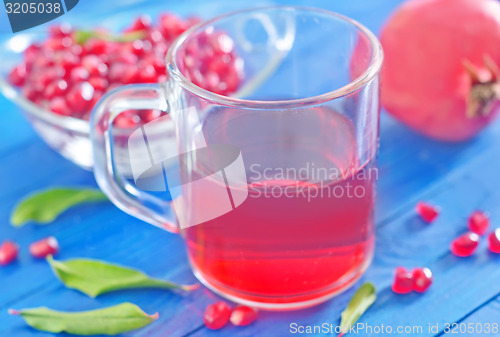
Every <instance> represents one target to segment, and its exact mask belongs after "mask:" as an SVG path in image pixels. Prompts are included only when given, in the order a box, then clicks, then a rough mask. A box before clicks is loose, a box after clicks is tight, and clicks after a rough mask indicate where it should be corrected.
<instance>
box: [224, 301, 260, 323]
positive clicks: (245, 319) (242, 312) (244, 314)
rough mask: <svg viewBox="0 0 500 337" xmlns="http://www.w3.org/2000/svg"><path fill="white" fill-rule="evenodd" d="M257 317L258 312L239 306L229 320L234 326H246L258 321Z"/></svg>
mask: <svg viewBox="0 0 500 337" xmlns="http://www.w3.org/2000/svg"><path fill="white" fill-rule="evenodd" d="M257 316H258V312H257V310H255V309H253V308H250V307H247V306H246V305H238V306H237V307H236V308H234V309H233V312H232V313H231V318H230V319H229V320H230V321H231V323H232V324H233V325H236V326H246V325H250V324H251V323H253V321H255V320H256V319H257Z"/></svg>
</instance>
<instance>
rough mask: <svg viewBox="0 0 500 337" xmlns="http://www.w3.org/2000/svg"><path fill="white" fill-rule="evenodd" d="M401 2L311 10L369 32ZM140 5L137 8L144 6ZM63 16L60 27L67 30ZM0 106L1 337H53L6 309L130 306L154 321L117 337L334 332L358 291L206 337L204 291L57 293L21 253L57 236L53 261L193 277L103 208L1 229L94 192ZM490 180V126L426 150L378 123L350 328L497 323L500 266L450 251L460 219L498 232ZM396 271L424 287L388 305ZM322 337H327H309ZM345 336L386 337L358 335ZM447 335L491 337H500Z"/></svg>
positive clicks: (134, 223) (138, 228) (154, 240)
mask: <svg viewBox="0 0 500 337" xmlns="http://www.w3.org/2000/svg"><path fill="white" fill-rule="evenodd" d="M400 2H401V1H400V0H356V1H331V0H330V1H315V2H311V3H309V4H310V5H315V6H317V7H323V8H327V9H330V10H335V11H338V12H340V13H343V14H346V15H348V16H351V17H353V18H355V19H357V20H359V21H361V22H362V23H364V24H365V25H367V26H368V27H369V28H371V29H372V30H374V31H375V32H378V31H379V30H380V27H381V24H382V23H383V22H384V20H385V19H386V18H387V16H388V15H389V13H390V12H391V11H392V10H393V9H394V8H395V6H396V5H398V4H399V3H400ZM117 3H118V1H116V2H115V1H109V2H99V3H98V2H97V1H90V0H87V1H83V2H82V1H81V3H80V4H79V5H78V6H77V7H76V8H75V9H74V11H73V13H70V14H69V15H72V16H71V18H74V19H75V20H77V19H78V16H79V15H82V13H85V12H88V11H96V12H97V11H99V10H102V11H105V10H111V9H113V10H116V11H120V10H122V8H117V7H119V5H118V4H117ZM150 3H151V2H150V1H147V4H148V5H149V4H150ZM267 3H268V2H267V1H242V2H233V1H228V0H223V1H217V2H214V3H208V2H203V1H198V0H196V1H190V2H189V4H187V3H185V4H180V3H173V2H172V3H170V2H162V8H164V9H166V10H173V11H176V12H179V13H180V14H190V13H193V12H194V13H201V14H203V15H204V16H205V17H207V16H212V15H214V14H216V13H220V12H222V11H226V10H231V9H236V8H241V7H245V6H250V5H254V4H267ZM287 3H289V4H290V3H292V4H297V3H299V2H298V1H288V2H287ZM98 6H101V7H98ZM130 6H131V7H123V10H130V8H132V9H135V10H136V11H137V13H139V12H140V11H141V9H142V8H143V7H144V6H145V4H144V1H142V2H141V1H139V2H138V1H135V2H134V3H132V4H131V5H130ZM3 15H4V14H3ZM69 15H68V16H67V17H66V19H68V20H70V21H71V20H72V19H70V16H69ZM0 19H1V20H2V22H1V23H0V25H1V26H0V32H5V34H10V33H7V32H8V29H7V28H6V27H7V24H6V22H5V20H4V19H5V16H0ZM0 107H1V112H0V177H1V179H0V181H1V183H0V186H1V189H0V241H3V240H5V239H12V240H14V241H16V242H18V243H19V245H20V246H21V247H22V250H21V253H20V258H19V260H18V261H17V262H15V263H13V264H11V265H9V266H6V267H2V268H0V289H1V290H0V335H1V336H6V337H29V336H37V337H38V336H40V337H42V336H51V334H48V333H45V332H38V331H35V330H33V329H31V328H29V327H27V326H26V325H25V324H24V323H23V322H22V320H21V319H20V318H19V317H14V316H9V315H8V314H7V309H8V308H16V309H19V308H27V307H38V306H48V307H50V308H53V309H57V310H68V311H71V310H76V311H79V310H90V309H95V308H99V307H104V306H109V305H113V304H117V303H121V302H125V301H130V302H133V303H135V304H137V305H139V306H140V307H141V308H143V309H144V310H145V311H146V312H148V313H154V312H159V314H160V319H159V320H158V321H156V322H154V323H153V324H151V325H149V326H148V327H146V328H143V329H141V330H138V331H134V332H132V333H129V334H125V336H139V337H141V336H154V337H160V336H161V337H165V336H192V337H195V336H196V337H198V336H288V335H290V334H291V332H290V324H291V323H297V325H302V326H308V325H321V324H322V323H328V324H333V325H334V326H335V325H338V324H339V317H340V313H341V311H342V310H343V309H344V308H345V306H346V304H347V303H348V301H349V299H350V298H351V296H352V295H353V293H354V291H355V289H356V288H357V287H359V284H360V283H358V284H356V286H355V287H354V288H353V289H350V290H349V291H347V292H345V293H344V294H342V295H340V296H338V297H336V298H334V299H333V300H330V301H328V302H327V303H324V304H322V305H319V306H316V307H314V308H310V309H307V310H301V311H295V312H289V313H271V312H261V314H260V318H259V320H258V321H257V322H255V323H254V324H253V325H251V326H248V327H244V328H236V327H232V326H227V327H225V328H224V329H222V330H220V331H215V332H214V331H209V330H207V329H206V328H205V327H204V326H203V320H202V314H203V310H204V308H205V306H206V305H207V304H209V303H211V302H213V301H215V300H216V299H217V297H216V296H215V295H213V294H212V293H211V292H210V291H208V290H207V289H204V288H202V289H200V290H197V291H195V292H193V293H190V294H187V295H179V294H174V293H171V292H168V291H156V290H137V291H126V292H125V291H123V292H117V293H111V294H107V295H103V296H100V297H99V298H97V299H91V298H88V297H87V296H85V295H83V294H81V293H79V292H77V291H74V290H69V289H66V288H65V287H64V286H63V285H62V284H61V283H60V282H59V281H58V280H56V279H55V277H54V276H53V274H52V273H51V271H50V270H49V267H48V265H47V263H46V262H45V261H38V260H33V259H32V258H31V257H30V256H29V253H28V252H27V247H28V245H29V243H31V242H33V241H35V240H37V239H40V238H43V237H46V236H49V235H55V236H56V237H57V239H58V240H59V242H60V244H61V253H60V255H59V256H58V257H59V258H60V259H67V258H73V257H89V258H98V259H105V260H107V261H112V262H116V263H121V264H124V265H128V266H132V267H136V268H139V269H141V270H143V271H145V272H147V273H148V274H150V275H153V276H156V277H159V278H165V279H169V280H172V281H177V282H183V283H189V282H193V281H195V278H194V277H193V275H192V273H191V272H190V269H189V266H188V262H187V259H186V254H185V248H184V245H183V242H182V240H181V238H180V237H179V236H176V235H173V234H169V233H167V232H163V231H161V230H159V229H157V228H154V227H153V226H149V225H147V224H145V223H142V222H141V221H139V220H136V219H134V218H132V217H130V216H128V215H126V214H124V213H123V212H121V211H120V210H118V209H117V208H116V207H114V206H113V205H112V204H99V205H86V206H82V207H78V208H77V209H74V210H71V211H68V212H66V213H64V214H63V215H62V216H61V217H60V218H59V219H57V221H55V222H54V223H53V224H51V225H48V226H36V225H33V224H29V225H27V226H25V227H23V228H21V229H15V228H13V227H11V226H10V225H9V214H10V212H11V210H12V207H13V206H14V204H15V203H16V202H17V201H18V200H19V199H20V198H21V197H23V196H25V195H26V194H28V193H30V192H32V191H34V190H37V189H42V188H48V187H53V186H95V182H94V177H93V175H92V174H91V173H89V172H86V171H84V170H82V169H80V168H78V167H76V166H75V165H73V164H72V163H70V162H68V161H66V160H65V159H63V158H62V157H60V156H59V155H58V154H57V153H55V152H53V151H52V150H51V149H49V148H48V147H47V146H46V145H45V144H44V143H43V142H42V141H41V140H40V138H38V137H37V135H36V134H35V133H34V132H33V130H32V129H31V127H30V125H29V124H28V123H27V122H26V120H25V119H24V118H23V117H22V116H21V114H20V112H19V110H18V108H17V107H15V106H14V105H12V104H11V103H10V102H8V101H7V100H5V99H4V98H0ZM499 172H500V121H498V122H497V123H495V124H493V125H492V126H491V127H490V128H488V129H487V130H486V131H485V132H484V133H482V135H481V136H480V137H478V138H476V139H475V140H473V141H471V142H468V143H464V144H458V145H449V144H442V143H437V142H433V141H430V140H427V139H425V138H423V137H421V136H419V135H417V134H415V133H414V132H412V131H410V130H409V129H407V128H406V127H404V126H402V125H401V124H399V123H397V122H396V121H395V120H393V119H392V118H390V117H389V116H388V115H387V114H385V113H383V114H382V124H381V149H380V179H379V182H378V200H377V207H376V228H377V245H376V254H375V258H374V261H373V263H372V265H371V267H370V268H369V270H368V271H367V273H366V274H365V276H364V277H363V279H362V281H361V282H363V281H372V282H373V283H374V284H375V285H376V288H377V292H378V299H377V301H376V303H375V304H374V306H373V307H372V308H371V309H370V310H369V311H368V312H367V313H366V314H365V315H364V316H363V317H362V318H361V320H360V322H362V323H364V324H366V325H367V326H371V327H372V328H374V329H376V327H380V326H381V325H382V324H383V325H384V327H391V329H392V331H393V333H392V334H393V335H400V336H441V335H444V334H445V333H444V332H443V329H444V327H445V323H454V322H458V323H474V326H476V323H482V324H484V323H490V324H493V323H497V324H498V323H500V282H499V280H500V256H495V255H493V254H490V253H488V251H487V249H486V242H482V243H481V245H480V247H479V249H478V251H477V253H476V254H475V255H474V256H472V257H470V258H457V257H455V256H453V255H451V254H450V252H449V248H448V247H449V243H450V242H451V240H452V239H453V238H455V237H456V236H458V235H459V234H461V233H462V232H464V231H465V230H466V219H467V217H468V215H469V214H470V212H471V211H473V210H475V209H478V208H479V209H485V210H488V211H489V212H490V214H491V220H492V223H493V225H499V226H500V179H499V178H498V174H499ZM419 200H427V201H430V202H432V203H435V204H437V205H440V206H441V208H442V210H443V211H442V214H441V215H440V216H439V218H438V220H437V221H436V222H435V223H433V224H432V225H427V224H425V223H423V222H422V221H421V220H420V219H419V218H417V217H416V215H415V213H414V205H415V203H416V202H417V201H419ZM398 265H404V266H406V267H409V268H411V267H415V266H427V267H429V268H431V269H432V271H433V272H434V275H435V280H434V284H433V285H432V287H431V288H430V289H429V291H428V292H427V293H425V294H423V295H420V294H410V295H405V296H401V295H396V294H394V293H393V292H392V291H391V290H390V285H391V282H392V273H393V269H394V267H396V266H398ZM436 325H437V327H436ZM429 326H431V327H432V329H429ZM398 327H403V328H406V329H407V331H408V329H411V330H413V329H418V327H422V330H421V333H419V332H418V331H417V330H414V332H413V333H399V334H398V333H397V332H396V330H397V329H398ZM483 327H484V325H483ZM459 328H460V326H459ZM462 330H463V328H462ZM458 331H460V329H458ZM321 334H326V335H328V334H327V333H319V334H318V335H321ZM353 335H357V336H375V335H384V334H376V333H369V332H366V331H363V332H359V333H357V334H353ZM387 335H388V334H387ZM454 335H455V334H454ZM456 335H464V336H465V335H467V336H469V335H476V336H483V335H484V336H500V332H497V333H491V332H490V333H489V334H487V333H484V332H483V333H475V334H468V333H458V334H456Z"/></svg>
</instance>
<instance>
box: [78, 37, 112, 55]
mask: <svg viewBox="0 0 500 337" xmlns="http://www.w3.org/2000/svg"><path fill="white" fill-rule="evenodd" d="M110 44H111V42H107V41H104V40H98V39H90V40H88V41H87V42H86V43H85V46H84V52H85V53H86V54H97V55H100V54H105V53H106V52H108V50H109V49H110Z"/></svg>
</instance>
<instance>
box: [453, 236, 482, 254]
mask: <svg viewBox="0 0 500 337" xmlns="http://www.w3.org/2000/svg"><path fill="white" fill-rule="evenodd" d="M478 244H479V236H478V235H477V234H476V233H472V232H467V233H465V234H463V235H461V236H459V237H458V238H456V239H455V240H453V242H452V243H451V247H450V248H451V252H452V253H453V254H455V255H457V256H461V257H466V256H470V255H472V254H473V253H474V251H475V250H476V248H477V245H478Z"/></svg>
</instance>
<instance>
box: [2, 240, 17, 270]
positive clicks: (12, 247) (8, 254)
mask: <svg viewBox="0 0 500 337" xmlns="http://www.w3.org/2000/svg"><path fill="white" fill-rule="evenodd" d="M18 253H19V247H18V246H17V244H15V243H14V242H12V241H5V242H4V243H2V245H1V246H0V265H2V266H6V265H8V264H9V263H11V262H12V261H14V260H15V259H16V258H17V254H18Z"/></svg>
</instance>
